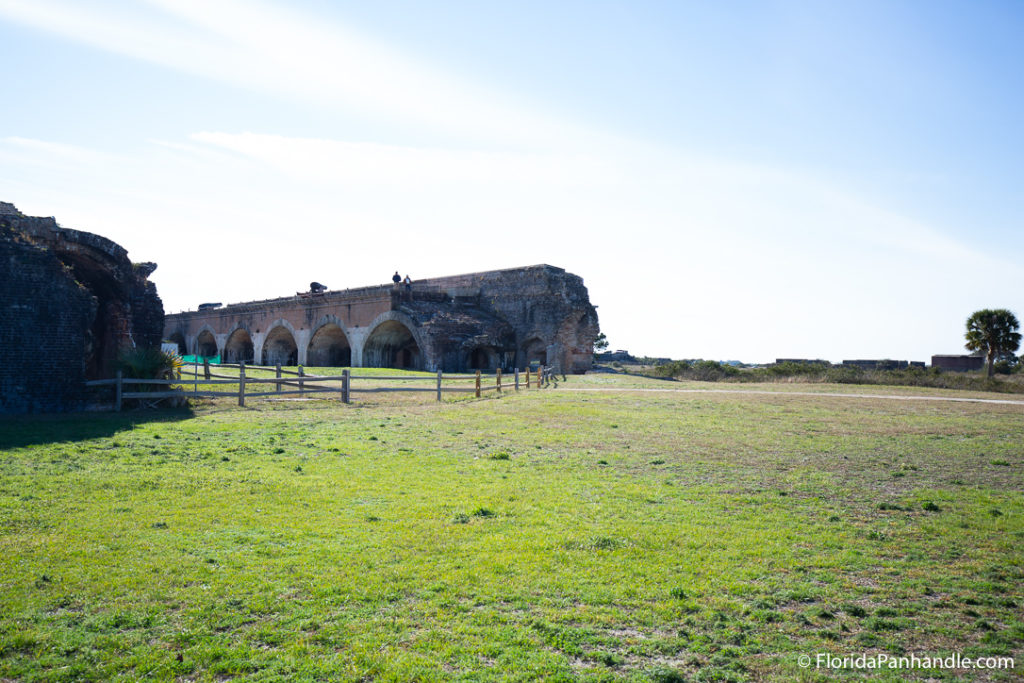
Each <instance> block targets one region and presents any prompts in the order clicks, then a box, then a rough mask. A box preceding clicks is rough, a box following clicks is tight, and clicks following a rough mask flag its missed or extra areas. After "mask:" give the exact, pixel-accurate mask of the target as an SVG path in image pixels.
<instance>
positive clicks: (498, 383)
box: [494, 368, 501, 394]
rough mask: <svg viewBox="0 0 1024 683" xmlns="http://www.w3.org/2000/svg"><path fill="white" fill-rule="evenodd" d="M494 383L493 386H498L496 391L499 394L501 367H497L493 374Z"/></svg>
mask: <svg viewBox="0 0 1024 683" xmlns="http://www.w3.org/2000/svg"><path fill="white" fill-rule="evenodd" d="M494 383H495V386H497V387H498V393H499V394H500V393H501V368H498V371H497V372H496V373H495V375H494Z"/></svg>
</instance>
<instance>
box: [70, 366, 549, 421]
mask: <svg viewBox="0 0 1024 683" xmlns="http://www.w3.org/2000/svg"><path fill="white" fill-rule="evenodd" d="M213 367H214V368H216V369H221V368H237V369H238V375H237V376H236V375H224V374H220V373H217V372H214V371H213V370H211V366H210V364H209V363H203V364H202V365H198V364H195V363H188V364H185V365H183V366H182V370H183V372H181V373H179V376H178V378H177V379H132V378H129V377H124V375H123V373H122V372H121V371H120V370H119V371H118V373H117V376H116V377H114V378H112V379H98V380H92V381H89V382H86V383H85V384H86V386H90V387H102V386H112V387H113V388H114V406H115V409H116V410H121V406H122V404H123V402H124V401H125V400H129V399H134V400H138V401H141V402H143V404H145V405H150V406H154V405H156V404H158V403H159V402H160V401H162V400H163V399H168V398H188V397H210V398H224V397H225V396H228V395H230V394H233V393H235V392H234V391H233V390H232V391H230V392H227V391H211V390H208V389H207V390H201V389H200V387H214V386H223V387H224V388H227V386H225V385H237V395H238V405H240V406H244V405H245V400H246V398H260V397H268V396H273V397H281V396H294V395H298V396H300V397H306V396H307V395H316V394H333V395H334V396H336V397H337V398H338V399H339V400H341V401H342V402H343V403H351V402H352V394H357V393H380V392H391V391H418V392H430V393H433V394H435V396H436V399H437V400H438V401H440V400H441V396H442V394H444V393H446V392H473V393H474V395H475V396H476V397H477V398H480V396H481V395H482V394H483V393H484V392H488V391H494V392H497V393H499V394H500V393H502V391H506V390H513V391H519V390H520V388H525V389H530V388H538V389H539V388H541V387H546V386H549V385H550V384H551V383H552V382H553V381H554V374H553V372H552V370H551V368H548V367H544V366H541V367H539V368H538V369H537V370H536V371H533V372H531V370H530V369H529V368H527V369H526V370H525V371H524V372H520V371H519V370H518V369H516V370H515V372H514V373H513V374H510V375H504V376H503V375H502V372H501V370H498V371H497V372H495V374H493V375H490V374H488V375H483V374H481V372H480V371H479V370H477V371H476V374H474V375H467V374H461V375H460V374H449V375H446V374H444V373H442V372H441V371H440V370H438V371H437V374H436V375H428V376H424V375H410V376H402V375H354V374H352V370H350V369H348V368H346V369H344V370H342V371H341V374H340V375H334V376H325V375H307V374H306V373H305V370H304V369H303V368H302V366H299V368H298V370H297V371H296V370H285V369H284V368H282V367H281V366H280V365H277V366H275V367H267V366H260V365H246V364H245V363H237V364H235V363H224V364H220V365H215V366H213ZM186 368H191V369H192V377H189V376H188V373H187V371H185V370H186ZM246 370H250V371H251V370H262V371H273V372H274V373H275V376H274V377H254V376H251V375H247V374H246ZM200 373H202V374H201V375H200ZM200 377H202V378H201V379H200ZM357 380H358V381H368V380H369V381H373V382H374V383H378V384H379V383H387V382H401V383H405V382H431V383H432V386H358V385H357V384H356V381H357ZM469 380H472V381H473V386H450V385H449V386H445V384H444V383H445V382H452V381H469ZM329 382H333V383H335V385H334V386H327V383H329ZM252 385H272V386H273V389H272V390H270V391H253V390H252V389H247V387H250V386H252ZM172 386H174V387H182V388H180V389H172V388H171V387H172ZM126 387H152V388H153V390H150V391H146V390H144V389H141V390H140V389H136V390H135V391H126ZM161 387H163V388H164V389H163V390H162V391H161V390H160V388H161ZM189 387H191V389H189ZM322 398H330V397H329V396H322Z"/></svg>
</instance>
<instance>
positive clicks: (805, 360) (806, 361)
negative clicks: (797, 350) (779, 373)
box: [775, 358, 832, 365]
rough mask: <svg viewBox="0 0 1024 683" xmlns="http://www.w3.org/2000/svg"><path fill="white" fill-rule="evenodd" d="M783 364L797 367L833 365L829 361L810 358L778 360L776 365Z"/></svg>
mask: <svg viewBox="0 0 1024 683" xmlns="http://www.w3.org/2000/svg"><path fill="white" fill-rule="evenodd" d="M782 363H796V364H797V365H832V364H831V363H829V362H828V361H827V360H822V359H820V358H818V359H815V360H811V359H809V358H776V359H775V364H776V365H781V364H782Z"/></svg>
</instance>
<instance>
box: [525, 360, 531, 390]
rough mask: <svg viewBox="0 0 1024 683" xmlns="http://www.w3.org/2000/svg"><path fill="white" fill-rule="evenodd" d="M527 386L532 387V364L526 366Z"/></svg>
mask: <svg viewBox="0 0 1024 683" xmlns="http://www.w3.org/2000/svg"><path fill="white" fill-rule="evenodd" d="M526 388H527V389H529V388H530V366H529V365H527V366H526Z"/></svg>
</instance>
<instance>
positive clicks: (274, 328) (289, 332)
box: [260, 318, 299, 365]
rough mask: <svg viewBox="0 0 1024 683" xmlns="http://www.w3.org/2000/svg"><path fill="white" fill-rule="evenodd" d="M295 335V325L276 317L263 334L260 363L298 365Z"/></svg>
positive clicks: (297, 347) (297, 345) (297, 346)
mask: <svg viewBox="0 0 1024 683" xmlns="http://www.w3.org/2000/svg"><path fill="white" fill-rule="evenodd" d="M295 337H296V335H295V327H294V326H293V325H292V324H291V323H290V322H288V321H287V320H284V319H283V318H278V319H277V320H275V321H274V322H272V323H271V324H270V327H268V328H267V333H266V334H265V335H264V336H263V344H262V348H261V356H262V358H261V359H260V362H261V364H263V365H277V364H281V365H298V363H299V344H298V342H297V341H296V339H295Z"/></svg>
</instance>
